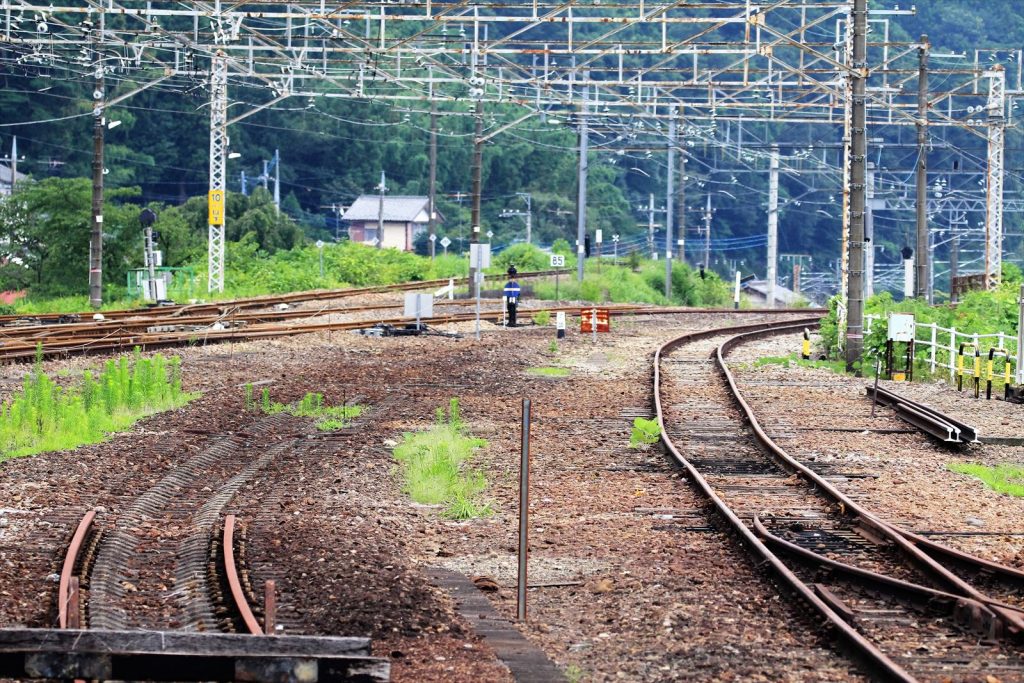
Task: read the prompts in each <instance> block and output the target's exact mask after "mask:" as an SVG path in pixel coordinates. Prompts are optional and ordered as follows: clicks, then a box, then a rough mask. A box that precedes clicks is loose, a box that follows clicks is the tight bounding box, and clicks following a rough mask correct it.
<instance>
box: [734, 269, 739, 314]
mask: <svg viewBox="0 0 1024 683" xmlns="http://www.w3.org/2000/svg"><path fill="white" fill-rule="evenodd" d="M732 307H733V308H739V307H740V271H738V270H737V271H736V290H735V292H733V295H732Z"/></svg>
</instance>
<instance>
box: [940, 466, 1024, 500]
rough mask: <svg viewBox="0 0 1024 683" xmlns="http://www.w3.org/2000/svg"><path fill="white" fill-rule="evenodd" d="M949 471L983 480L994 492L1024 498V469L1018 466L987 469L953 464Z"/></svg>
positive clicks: (985, 467)
mask: <svg viewBox="0 0 1024 683" xmlns="http://www.w3.org/2000/svg"><path fill="white" fill-rule="evenodd" d="M949 469H950V470H951V471H953V472H957V473H959V474H967V475H970V476H972V477H977V478H978V479H981V480H982V481H983V482H985V484H987V485H988V487H989V488H990V489H992V490H993V491H997V492H999V493H1006V494H1009V495H1011V496H1016V497H1018V498H1020V497H1024V467H1019V466H1016V465H997V466H995V467H987V466H985V465H977V464H973V463H966V462H961V463H952V464H950V465H949Z"/></svg>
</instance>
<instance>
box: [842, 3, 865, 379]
mask: <svg viewBox="0 0 1024 683" xmlns="http://www.w3.org/2000/svg"><path fill="white" fill-rule="evenodd" d="M852 19H853V36H852V38H853V60H852V63H851V64H850V67H851V68H852V69H853V72H854V75H853V79H852V80H853V87H852V88H851V99H852V102H851V105H852V106H851V107H850V250H849V253H850V261H849V285H848V288H847V302H848V303H847V322H846V369H847V370H849V371H852V370H853V369H854V363H856V362H857V361H859V360H860V356H861V353H862V352H863V349H864V209H865V205H866V201H865V200H866V197H865V187H866V185H867V178H866V175H867V141H868V140H867V107H866V98H867V84H868V73H869V69H868V61H867V48H868V0H854V2H853V17H852Z"/></svg>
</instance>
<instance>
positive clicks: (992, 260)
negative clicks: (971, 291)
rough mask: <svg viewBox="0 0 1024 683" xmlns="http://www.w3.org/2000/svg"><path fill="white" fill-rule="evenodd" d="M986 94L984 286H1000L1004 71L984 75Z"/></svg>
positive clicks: (1004, 105) (999, 69)
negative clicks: (987, 89)
mask: <svg viewBox="0 0 1024 683" xmlns="http://www.w3.org/2000/svg"><path fill="white" fill-rule="evenodd" d="M985 75H986V76H988V77H989V91H988V176H987V182H986V191H985V195H986V211H985V287H986V289H994V288H995V287H997V286H998V285H999V280H1000V278H1001V277H1002V270H1003V169H1004V166H1003V159H1004V154H1005V147H1006V70H1005V69H1004V68H1003V65H1002V64H996V65H995V66H994V67H993V68H992V70H991V71H989V72H987V73H986V74H985Z"/></svg>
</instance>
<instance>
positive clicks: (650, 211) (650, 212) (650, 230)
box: [647, 192, 654, 258]
mask: <svg viewBox="0 0 1024 683" xmlns="http://www.w3.org/2000/svg"><path fill="white" fill-rule="evenodd" d="M647 252H648V253H649V254H650V255H651V258H654V193H653V192H651V193H650V194H649V195H647Z"/></svg>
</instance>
